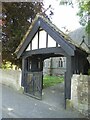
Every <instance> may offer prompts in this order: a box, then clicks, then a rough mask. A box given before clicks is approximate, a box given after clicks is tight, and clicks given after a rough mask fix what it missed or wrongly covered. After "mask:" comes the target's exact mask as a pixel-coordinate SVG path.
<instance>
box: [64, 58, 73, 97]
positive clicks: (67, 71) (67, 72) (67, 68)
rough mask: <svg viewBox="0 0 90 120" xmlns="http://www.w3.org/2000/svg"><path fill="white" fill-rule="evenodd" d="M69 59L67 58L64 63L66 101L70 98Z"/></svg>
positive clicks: (70, 65) (70, 67) (70, 71)
mask: <svg viewBox="0 0 90 120" xmlns="http://www.w3.org/2000/svg"><path fill="white" fill-rule="evenodd" d="M71 62H72V61H71V57H69V56H68V57H67V61H66V88H65V89H66V99H70V98H71V77H72V64H71Z"/></svg>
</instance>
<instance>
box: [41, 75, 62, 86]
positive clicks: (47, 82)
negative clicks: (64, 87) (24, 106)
mask: <svg viewBox="0 0 90 120" xmlns="http://www.w3.org/2000/svg"><path fill="white" fill-rule="evenodd" d="M63 81H64V77H63V76H59V77H58V76H48V75H46V76H44V78H43V85H44V86H43V87H44V88H46V87H49V86H54V85H55V84H58V83H62V82H63Z"/></svg>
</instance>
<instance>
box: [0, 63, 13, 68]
mask: <svg viewBox="0 0 90 120" xmlns="http://www.w3.org/2000/svg"><path fill="white" fill-rule="evenodd" d="M1 68H2V69H11V68H12V65H11V62H6V63H3V64H2V66H1Z"/></svg>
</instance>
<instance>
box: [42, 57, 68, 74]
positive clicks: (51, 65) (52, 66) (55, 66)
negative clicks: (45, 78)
mask: <svg viewBox="0 0 90 120" xmlns="http://www.w3.org/2000/svg"><path fill="white" fill-rule="evenodd" d="M59 61H60V57H53V58H50V59H46V60H45V61H44V67H43V74H44V75H50V74H51V75H54V76H59V75H64V73H65V72H66V58H65V57H62V67H61V66H59Z"/></svg>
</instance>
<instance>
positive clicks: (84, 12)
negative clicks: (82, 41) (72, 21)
mask: <svg viewBox="0 0 90 120" xmlns="http://www.w3.org/2000/svg"><path fill="white" fill-rule="evenodd" d="M77 15H78V16H79V17H80V24H81V25H83V26H86V31H87V33H90V20H89V17H90V1H86V0H84V1H81V2H79V12H78V13H77Z"/></svg>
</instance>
